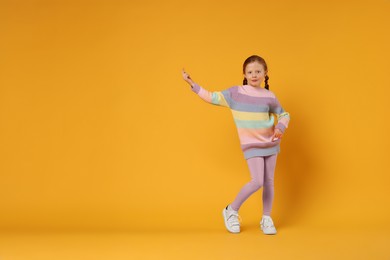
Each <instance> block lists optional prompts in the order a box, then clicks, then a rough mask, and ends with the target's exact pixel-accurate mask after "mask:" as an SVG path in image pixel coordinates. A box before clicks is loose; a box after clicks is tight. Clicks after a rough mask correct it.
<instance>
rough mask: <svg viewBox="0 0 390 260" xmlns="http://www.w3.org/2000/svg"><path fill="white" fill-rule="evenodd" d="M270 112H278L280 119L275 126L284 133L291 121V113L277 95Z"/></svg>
mask: <svg viewBox="0 0 390 260" xmlns="http://www.w3.org/2000/svg"><path fill="white" fill-rule="evenodd" d="M270 112H271V113H274V114H276V116H277V119H278V123H277V124H276V126H275V128H278V129H280V131H282V133H284V131H285V130H286V128H287V127H288V124H289V122H290V113H288V112H286V111H285V110H284V109H283V107H282V106H281V105H280V103H279V101H278V99H277V98H276V97H275V100H274V103H273V104H272V106H271V108H270Z"/></svg>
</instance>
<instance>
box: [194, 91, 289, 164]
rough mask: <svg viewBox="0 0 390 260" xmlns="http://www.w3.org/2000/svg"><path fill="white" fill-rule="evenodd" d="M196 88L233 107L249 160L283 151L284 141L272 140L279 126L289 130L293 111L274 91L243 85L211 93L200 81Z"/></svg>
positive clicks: (207, 97)
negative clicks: (282, 143)
mask: <svg viewBox="0 0 390 260" xmlns="http://www.w3.org/2000/svg"><path fill="white" fill-rule="evenodd" d="M192 91H194V92H195V93H196V94H198V95H199V97H200V98H202V99H203V100H204V101H206V102H208V103H210V104H213V105H217V106H223V107H228V108H230V110H231V112H232V115H233V118H234V122H235V124H236V127H237V131H238V136H239V139H240V144H241V149H242V151H243V153H244V157H245V159H249V158H251V157H255V156H268V155H272V154H275V153H279V152H280V142H281V140H280V139H278V140H276V141H272V140H271V139H272V135H273V134H274V130H275V128H279V129H280V130H281V131H282V132H283V133H284V132H285V130H286V128H287V127H288V123H289V121H290V114H289V113H288V112H286V111H284V109H283V108H282V106H281V105H280V103H279V101H278V99H277V98H276V96H275V94H274V93H273V92H272V91H270V90H267V89H265V88H262V87H252V86H251V85H241V86H233V87H230V88H228V89H225V90H223V91H213V92H210V91H208V90H206V89H204V88H202V87H201V86H200V85H198V84H197V83H194V85H193V86H192ZM274 115H276V118H277V124H276V126H275V116H274Z"/></svg>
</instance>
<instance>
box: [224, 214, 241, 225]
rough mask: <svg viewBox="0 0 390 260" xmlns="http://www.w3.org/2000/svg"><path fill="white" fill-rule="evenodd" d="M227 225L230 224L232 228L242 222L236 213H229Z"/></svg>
mask: <svg viewBox="0 0 390 260" xmlns="http://www.w3.org/2000/svg"><path fill="white" fill-rule="evenodd" d="M227 221H228V223H230V224H231V225H232V226H233V225H235V226H237V225H239V224H240V223H241V222H242V219H241V216H240V215H238V214H237V213H231V214H230V216H229V217H228V219H227Z"/></svg>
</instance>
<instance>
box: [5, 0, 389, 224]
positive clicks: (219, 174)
mask: <svg viewBox="0 0 390 260" xmlns="http://www.w3.org/2000/svg"><path fill="white" fill-rule="evenodd" d="M389 3H390V2H389V1H388V0H374V1H347V0H343V1H333V0H331V1H307V0H297V1H287V0H282V1H262V0H261V1H253V0H248V1H246V0H245V1H214V2H213V1H205V0H201V1H192V2H187V1H173V0H169V1H155V0H150V1H119V0H115V1H87V0H82V1H75V0H74V1H43V0H42V1H38V0H33V1H11V0H2V1H0V30H1V41H0V158H1V163H0V183H1V184H0V185H1V186H0V208H1V212H2V213H1V214H0V229H1V230H19V229H24V230H27V229H28V230H29V229H31V230H46V229H51V230H60V229H129V230H133V229H139V230H149V229H150V230H159V229H189V228H190V229H202V228H203V229H207V228H210V229H213V228H215V227H220V226H221V225H223V222H222V216H221V210H222V208H223V207H224V206H226V204H227V203H229V202H231V201H232V200H233V199H234V197H235V196H236V194H237V193H238V191H239V190H240V188H241V187H242V185H244V184H245V183H246V182H247V181H248V180H249V177H250V175H249V170H248V168H247V165H246V162H245V159H244V157H243V155H242V152H241V149H240V146H239V140H238V135H237V133H236V129H235V125H234V122H233V119H232V116H231V114H230V112H229V110H228V109H227V108H222V107H217V106H213V105H210V104H207V103H205V102H204V101H202V100H201V99H200V98H199V97H198V96H196V95H195V94H194V93H193V92H192V91H191V90H190V88H189V86H188V85H187V84H186V83H185V82H184V81H183V79H182V77H181V69H182V68H183V67H184V68H185V69H186V70H187V72H188V73H189V74H190V75H191V77H192V78H193V79H194V80H195V81H196V82H197V83H199V84H200V85H201V86H202V87H204V88H206V89H208V90H210V91H220V90H223V89H225V88H228V87H231V86H233V85H238V84H241V83H242V79H243V76H242V63H243V62H244V60H245V59H246V58H247V57H248V56H250V55H252V54H257V55H260V56H262V57H263V58H265V60H266V61H267V63H268V67H269V74H268V75H269V77H270V80H269V84H270V89H271V90H272V91H273V92H274V93H275V94H276V95H277V97H278V99H279V101H280V102H281V104H282V105H283V107H284V108H285V110H286V111H288V112H289V113H290V115H291V121H290V125H289V128H288V129H287V130H286V133H285V135H284V137H283V141H282V144H281V153H280V154H279V157H278V162H277V166H276V172H275V200H274V207H273V212H272V216H273V217H274V219H275V221H276V222H277V224H278V225H279V226H283V225H284V226H287V225H290V226H291V225H298V224H301V225H307V226H313V227H319V226H321V227H326V226H340V227H342V228H351V229H357V228H359V226H361V225H362V224H364V223H369V224H370V225H377V226H378V227H384V226H386V227H389V222H388V219H390V209H389V206H388V205H389V204H390V191H389V188H388V187H389V183H390V175H389V173H390V171H389V159H388V157H389V156H388V154H389V153H388V149H389V145H390V142H389V140H390V139H389V137H388V132H389V130H390V129H389V123H388V122H389V120H388V117H387V116H388V114H389V109H388V99H389V94H390V90H389V87H390V84H389V83H390V81H389V76H388V71H389V67H390V66H389V65H390V62H389V61H390V55H389V49H388V46H390V40H389V33H388V32H389V31H388V29H389V25H390V19H389V15H388V14H389V13H390V4H389ZM261 213H262V202H261V192H257V193H255V194H254V195H253V196H251V197H250V198H249V199H248V200H247V201H246V203H245V204H244V205H243V207H242V208H241V210H240V214H241V216H242V218H243V219H244V220H245V222H246V223H249V222H253V223H257V221H258V220H259V219H260V216H261Z"/></svg>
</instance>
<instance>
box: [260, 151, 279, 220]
mask: <svg viewBox="0 0 390 260" xmlns="http://www.w3.org/2000/svg"><path fill="white" fill-rule="evenodd" d="M276 158H277V154H273V155H270V156H266V157H264V164H265V167H264V168H265V172H264V187H263V215H267V216H270V215H271V210H272V202H273V200H274V173H275V167H276Z"/></svg>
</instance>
